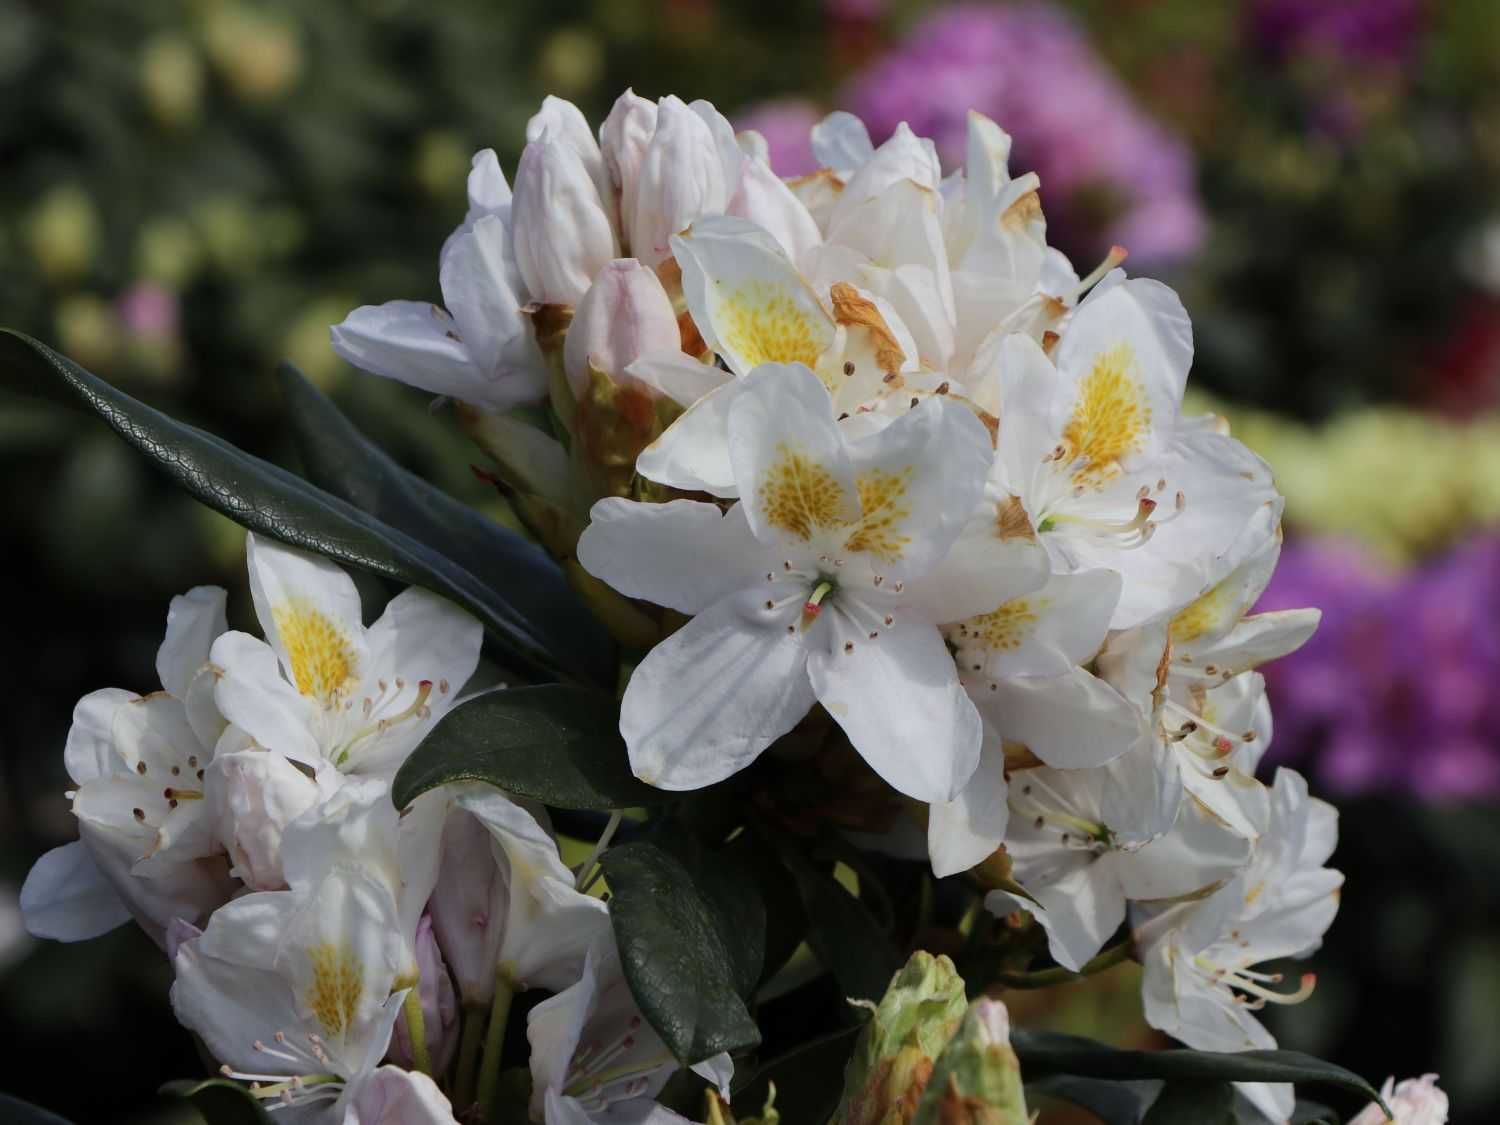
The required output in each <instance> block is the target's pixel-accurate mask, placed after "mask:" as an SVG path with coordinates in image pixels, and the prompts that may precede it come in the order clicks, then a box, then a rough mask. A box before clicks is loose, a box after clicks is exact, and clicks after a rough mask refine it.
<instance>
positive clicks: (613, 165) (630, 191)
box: [599, 90, 656, 237]
mask: <svg viewBox="0 0 1500 1125" xmlns="http://www.w3.org/2000/svg"><path fill="white" fill-rule="evenodd" d="M655 133H656V103H655V102H651V101H647V100H646V99H645V98H643V97H641V96H640V95H638V94H637V93H636V92H635V91H634V90H626V91H625V92H624V93H623V94H621V95H620V96H619V97H618V98H616V99H615V104H614V108H612V109H611V110H610V111H609V116H608V117H606V118H605V119H604V124H603V125H601V126H600V127H599V144H600V148H601V150H602V152H603V155H604V167H605V170H606V171H607V172H608V173H609V178H610V182H611V184H613V186H614V189H615V191H616V192H617V193H618V194H619V199H620V230H621V235H622V236H626V237H628V233H629V232H628V228H629V226H630V224H631V222H632V220H633V218H634V216H635V196H636V190H635V189H636V183H637V181H638V180H639V178H640V173H641V161H642V160H644V159H645V156H646V148H647V146H648V145H650V144H651V138H652V136H653V135H655Z"/></svg>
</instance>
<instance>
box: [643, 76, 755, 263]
mask: <svg viewBox="0 0 1500 1125" xmlns="http://www.w3.org/2000/svg"><path fill="white" fill-rule="evenodd" d="M731 140H732V138H731ZM733 188H734V185H733V184H730V183H727V182H726V177H725V173H724V160H723V158H722V157H721V155H720V152H719V147H718V141H717V139H716V138H715V136H714V132H713V129H712V128H711V127H710V125H709V123H708V122H707V121H706V120H704V118H703V117H702V116H701V115H700V114H698V113H697V112H695V111H694V110H693V109H692V108H691V107H689V106H687V105H685V104H683V102H682V100H681V99H679V98H670V97H669V98H663V99H662V101H661V106H660V107H659V109H658V110H657V118H656V132H655V133H654V134H653V135H652V137H651V143H650V144H649V145H648V146H647V147H646V151H645V155H644V157H643V158H642V160H641V165H640V177H639V179H638V181H637V183H636V193H635V201H634V207H633V208H632V210H631V212H630V214H629V217H628V225H629V228H630V251H631V253H632V254H634V255H635V256H636V257H637V258H639V259H640V260H641V261H642V262H644V263H645V264H646V265H648V266H652V267H653V268H654V267H655V266H657V265H658V264H660V263H661V262H662V261H663V260H664V259H666V258H667V257H668V256H669V255H670V254H671V252H672V251H671V246H670V244H669V239H670V238H671V237H672V235H674V234H677V233H679V232H681V231H682V230H683V229H685V228H686V227H687V226H688V225H689V224H690V223H692V222H693V220H695V219H697V218H699V217H701V216H703V215H718V214H722V213H723V212H724V209H725V208H726V207H727V206H728V205H729V197H730V194H731V192H732V190H733Z"/></svg>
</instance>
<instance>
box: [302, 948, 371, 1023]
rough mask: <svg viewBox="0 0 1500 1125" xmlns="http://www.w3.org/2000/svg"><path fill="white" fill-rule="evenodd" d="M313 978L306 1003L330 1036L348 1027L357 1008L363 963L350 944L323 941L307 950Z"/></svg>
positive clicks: (352, 1021)
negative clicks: (339, 944) (343, 944)
mask: <svg viewBox="0 0 1500 1125" xmlns="http://www.w3.org/2000/svg"><path fill="white" fill-rule="evenodd" d="M307 959H308V960H309V961H310V962H311V963H312V971H313V979H312V984H311V985H309V986H308V989H307V996H306V997H305V999H306V1001H307V1006H308V1007H309V1008H311V1009H312V1013H313V1016H314V1017H315V1018H316V1019H317V1021H318V1023H320V1024H321V1025H322V1026H323V1030H324V1032H326V1033H327V1034H328V1035H329V1036H332V1037H338V1036H341V1035H343V1034H344V1033H345V1032H346V1031H348V1030H349V1028H350V1026H351V1025H352V1024H353V1023H354V1016H355V1013H356V1011H357V1010H358V1005H359V997H360V991H361V988H362V986H361V984H360V976H361V973H362V970H363V966H362V965H361V964H360V962H359V958H357V957H355V956H354V952H353V950H351V949H350V948H349V947H348V946H335V945H333V944H331V943H329V942H326V941H325V942H322V943H320V944H318V945H314V946H312V947H311V948H310V949H308V951H307Z"/></svg>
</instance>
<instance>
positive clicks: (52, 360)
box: [0, 330, 597, 680]
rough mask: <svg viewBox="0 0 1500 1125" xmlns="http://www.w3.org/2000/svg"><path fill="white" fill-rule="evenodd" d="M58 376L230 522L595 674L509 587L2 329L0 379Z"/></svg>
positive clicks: (550, 662) (566, 670) (523, 655)
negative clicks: (436, 600) (464, 613)
mask: <svg viewBox="0 0 1500 1125" xmlns="http://www.w3.org/2000/svg"><path fill="white" fill-rule="evenodd" d="M59 384H61V386H62V387H64V388H66V390H67V391H69V392H71V394H72V395H73V396H75V397H76V399H77V400H80V401H82V403H83V404H84V405H85V406H87V407H89V408H90V409H92V410H93V411H95V412H96V413H97V414H99V416H100V417H102V418H103V419H104V420H105V421H106V422H108V423H109V425H110V426H111V427H112V428H113V429H114V430H115V432H116V433H118V434H119V435H120V436H121V437H123V438H124V439H125V440H126V441H127V442H128V443H129V444H131V445H132V446H134V447H135V448H136V449H137V450H138V451H139V452H141V453H143V454H145V455H146V457H148V458H149V459H150V460H152V461H154V462H155V463H156V464H157V466H158V467H159V468H160V469H161V470H162V471H163V472H165V473H166V474H167V475H168V476H170V477H171V478H172V479H173V480H174V481H176V482H177V483H178V484H179V485H181V486H182V487H183V488H184V489H185V490H186V491H187V492H189V493H190V494H191V495H193V496H194V497H196V498H197V499H198V500H201V501H202V502H203V503H204V504H207V505H208V506H209V507H210V508H213V509H215V510H216V511H219V512H222V513H223V514H224V515H226V516H228V517H229V518H230V519H232V520H234V521H235V522H236V523H239V524H241V525H242V526H244V527H247V528H249V529H250V530H252V531H255V532H259V533H261V534H264V535H269V536H271V537H273V538H275V539H280V540H281V541H283V542H285V543H289V544H291V545H292V546H294V547H300V548H302V549H304V550H308V551H315V552H317V553H319V554H322V555H326V556H327V557H329V558H331V559H333V560H335V561H336V562H340V563H345V564H348V565H350V566H356V567H360V568H361V569H363V570H368V571H370V572H371V573H374V574H379V575H383V576H385V577H387V578H393V579H396V580H397V581H400V582H406V583H411V584H414V585H418V586H425V587H426V588H427V589H429V590H432V591H433V592H435V593H438V594H442V595H443V596H444V597H448V598H451V599H453V601H455V602H457V603H458V604H459V605H461V606H463V607H464V608H465V609H467V610H468V611H469V612H470V613H473V614H474V615H475V616H476V617H477V618H479V620H480V621H482V622H483V623H484V625H485V628H486V630H487V631H488V633H489V634H490V636H491V637H492V638H493V639H494V641H495V642H496V643H497V644H498V645H499V646H500V647H501V648H503V649H504V651H505V652H506V654H507V657H508V658H509V662H510V663H511V664H513V665H514V666H515V667H516V668H517V669H518V670H519V671H521V672H522V673H523V674H526V675H528V676H531V677H534V678H536V679H542V680H550V679H566V680H590V679H594V678H597V661H596V659H595V654H594V653H592V652H591V653H590V654H589V656H588V658H582V657H580V655H579V651H578V647H577V646H575V645H571V644H564V643H562V642H561V640H560V639H559V638H554V637H548V636H545V635H543V634H541V633H539V632H538V630H537V628H536V627H535V626H534V625H533V624H532V623H531V622H530V621H529V620H528V619H527V617H526V615H525V613H524V612H523V610H522V609H521V607H520V606H519V605H517V604H516V603H515V602H514V601H512V597H511V593H512V591H511V590H510V589H509V588H507V589H495V588H492V587H491V586H490V585H489V584H487V583H486V582H485V581H484V580H482V579H481V578H479V577H478V576H476V575H475V574H473V573H472V572H471V571H469V570H468V569H467V568H465V567H464V566H462V565H461V564H459V563H457V562H455V561H453V560H452V559H449V558H447V557H446V556H444V555H441V554H439V553H438V552H437V551H435V550H434V549H433V548H431V547H430V546H428V545H427V544H425V543H423V542H421V541H420V540H418V539H416V538H415V537H413V536H412V535H410V534H408V533H407V532H404V531H401V530H399V529H397V528H395V527H392V526H391V525H389V524H387V523H383V522H382V521H380V520H378V519H376V518H375V517H373V516H371V515H369V514H368V513H366V512H362V511H360V510H359V509H358V508H356V507H355V506H354V505H352V504H350V503H349V502H348V501H346V500H342V499H340V498H339V497H337V496H333V495H331V494H330V493H328V492H325V491H323V490H322V489H320V488H317V487H315V486H314V485H312V484H310V483H308V482H307V481H305V480H303V479H302V478H301V477H299V476H296V475H295V474H293V473H290V472H288V471H287V470H285V469H283V468H280V467H279V466H277V465H273V464H271V463H270V462H269V461H263V460H261V459H260V458H258V457H253V456H251V455H250V454H248V453H246V452H244V451H243V450H241V449H237V448H236V447H235V446H233V445H231V444H229V442H227V441H224V440H223V439H222V438H219V437H215V436H214V435H213V434H210V433H208V432H206V431H204V430H200V429H198V428H196V427H194V426H189V425H187V424H185V423H183V422H179V421H176V420H175V419H173V418H170V417H168V416H167V415H165V414H163V413H162V412H161V411H159V410H156V409H154V408H153V407H150V406H147V405H146V404H145V403H143V402H139V401H137V400H136V399H133V398H131V397H130V396H129V395H127V394H125V393H124V392H123V391H120V390H117V389H116V388H114V387H112V386H110V385H109V384H108V383H106V382H105V381H104V380H102V379H100V378H98V377H97V376H95V375H91V374H90V373H89V372H87V371H85V370H84V369H83V368H82V367H79V366H78V365H77V364H76V363H74V362H73V361H72V360H70V359H68V358H67V357H65V356H62V355H59V354H58V353H57V352H55V351H53V350H52V349H51V348H49V347H47V346H46V345H45V344H42V343H40V342H38V341H36V340H33V339H31V337H29V336H25V335H22V334H21V333H19V332H11V331H6V330H0V385H4V386H7V387H9V388H11V389H13V390H18V391H21V392H22V393H42V394H46V395H48V396H49V397H56V396H57V393H58V388H59ZM520 581H524V579H522V580H520ZM558 581H561V578H559V579H558ZM590 669H593V670H592V671H590Z"/></svg>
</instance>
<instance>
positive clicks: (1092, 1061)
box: [1011, 1028, 1377, 1101]
mask: <svg viewBox="0 0 1500 1125" xmlns="http://www.w3.org/2000/svg"><path fill="white" fill-rule="evenodd" d="M1011 1043H1012V1044H1013V1045H1014V1047H1015V1049H1016V1055H1017V1056H1018V1057H1019V1058H1020V1060H1021V1072H1022V1073H1023V1074H1025V1075H1026V1076H1027V1077H1028V1078H1041V1077H1044V1076H1046V1075H1049V1074H1077V1075H1082V1076H1083V1077H1086V1078H1162V1079H1166V1080H1167V1081H1169V1082H1171V1081H1183V1080H1186V1081H1193V1080H1208V1081H1219V1082H1313V1083H1320V1084H1323V1085H1328V1086H1336V1087H1339V1088H1340V1089H1344V1090H1349V1091H1350V1092H1352V1093H1355V1094H1358V1095H1359V1096H1360V1097H1362V1098H1364V1099H1365V1100H1366V1101H1374V1100H1376V1097H1377V1095H1376V1093H1375V1090H1374V1089H1372V1088H1371V1086H1370V1084H1369V1083H1368V1082H1366V1081H1365V1080H1364V1079H1363V1078H1361V1077H1360V1076H1359V1075H1357V1074H1355V1073H1354V1072H1353V1071H1351V1070H1345V1069H1344V1068H1343V1067H1341V1066H1335V1065H1334V1064H1333V1063H1330V1062H1324V1061H1323V1060H1322V1059H1318V1058H1314V1057H1313V1056H1312V1055H1304V1054H1302V1053H1301V1052H1300V1051H1237V1052H1216V1051H1187V1050H1175V1051H1122V1050H1119V1049H1118V1048H1115V1047H1109V1046H1106V1045H1105V1044H1103V1043H1096V1042H1095V1041H1094V1040H1092V1039H1084V1038H1082V1037H1081V1036H1077V1035H1064V1034H1062V1033H1060V1032H1055V1031H1029V1030H1026V1029H1024V1028H1017V1029H1016V1030H1015V1031H1014V1032H1013V1033H1012V1036H1011Z"/></svg>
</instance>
